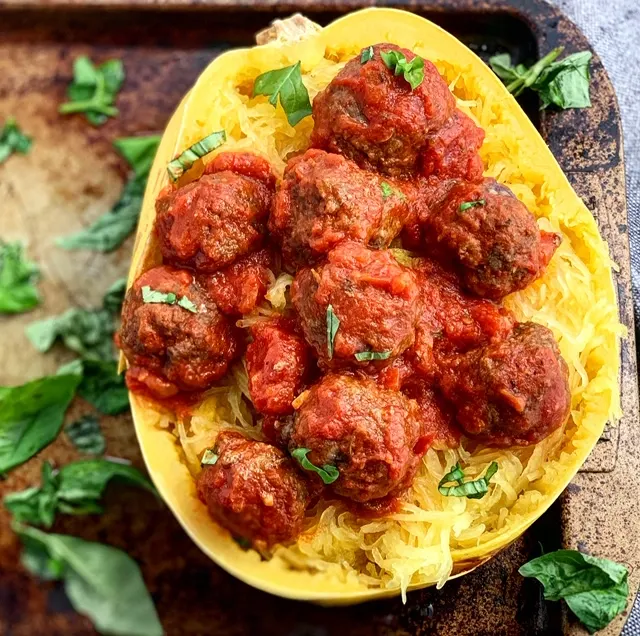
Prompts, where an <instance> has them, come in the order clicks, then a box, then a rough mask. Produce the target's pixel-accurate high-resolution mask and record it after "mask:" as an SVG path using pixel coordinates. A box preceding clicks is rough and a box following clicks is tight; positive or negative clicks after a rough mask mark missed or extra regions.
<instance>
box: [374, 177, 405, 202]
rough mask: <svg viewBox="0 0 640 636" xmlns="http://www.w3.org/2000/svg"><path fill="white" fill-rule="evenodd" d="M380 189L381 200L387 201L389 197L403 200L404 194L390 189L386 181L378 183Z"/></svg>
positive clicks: (392, 188)
mask: <svg viewBox="0 0 640 636" xmlns="http://www.w3.org/2000/svg"><path fill="white" fill-rule="evenodd" d="M380 189H381V190H382V198H383V199H388V198H389V197H390V196H393V195H395V196H397V197H399V198H401V199H404V198H405V196H404V193H403V192H401V191H400V190H397V189H396V188H394V187H392V186H391V185H389V184H388V183H387V182H386V181H382V182H381V183H380Z"/></svg>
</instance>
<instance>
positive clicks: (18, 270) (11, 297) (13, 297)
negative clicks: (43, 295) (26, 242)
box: [0, 239, 40, 314]
mask: <svg viewBox="0 0 640 636" xmlns="http://www.w3.org/2000/svg"><path fill="white" fill-rule="evenodd" d="M39 274H40V270H39V269H38V266H37V265H36V264H35V263H32V262H31V261H30V260H29V259H28V258H27V257H26V254H25V253H24V247H23V245H22V243H19V242H16V243H4V242H3V241H2V239H0V314H19V313H21V312H23V311H29V310H30V309H33V308H34V307H35V306H36V305H38V304H39V303H40V292H39V291H38V288H37V287H36V285H35V283H36V281H37V280H38V276H39Z"/></svg>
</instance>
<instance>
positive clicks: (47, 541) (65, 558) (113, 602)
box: [15, 525, 163, 636]
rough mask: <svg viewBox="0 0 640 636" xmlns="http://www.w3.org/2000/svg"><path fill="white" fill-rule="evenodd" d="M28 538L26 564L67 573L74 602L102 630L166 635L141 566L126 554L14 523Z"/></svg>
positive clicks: (61, 575) (49, 573)
mask: <svg viewBox="0 0 640 636" xmlns="http://www.w3.org/2000/svg"><path fill="white" fill-rule="evenodd" d="M15 530H16V532H17V533H18V534H19V536H20V539H21V540H22V542H23V544H24V552H23V556H22V563H23V565H24V566H25V567H26V568H27V569H28V570H30V571H31V572H32V573H33V574H36V575H38V576H41V577H43V578H47V579H54V580H55V579H62V580H63V581H64V588H65V592H66V594H67V596H68V597H69V600H70V601H71V604H72V605H73V607H74V608H75V610H76V611H78V612H79V613H80V614H84V615H85V616H88V617H89V619H90V620H91V621H92V622H93V624H94V626H95V628H96V630H97V631H98V632H100V633H102V634H113V635H118V636H162V634H163V630H162V625H161V624H160V621H159V619H158V615H157V613H156V610H155V607H154V605H153V601H152V600H151V596H150V595H149V592H148V591H147V588H146V587H145V584H144V581H143V579H142V575H141V574H140V569H139V568H138V566H137V564H136V562H135V561H134V560H133V559H131V557H129V556H128V555H127V554H125V553H124V552H122V551H121V550H117V549H116V548H112V547H111V546H108V545H102V544H100V543H93V542H90V541H84V540H82V539H78V538H76V537H71V536H68V535H63V534H47V533H46V532H42V531H41V530H38V529H36V528H30V527H27V526H19V525H16V527H15Z"/></svg>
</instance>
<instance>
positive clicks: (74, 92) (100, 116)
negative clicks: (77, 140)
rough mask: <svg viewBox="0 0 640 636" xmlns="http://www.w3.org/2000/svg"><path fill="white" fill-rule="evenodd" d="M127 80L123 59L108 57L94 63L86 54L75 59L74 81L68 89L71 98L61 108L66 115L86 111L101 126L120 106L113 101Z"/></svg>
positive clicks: (88, 117)
mask: <svg viewBox="0 0 640 636" xmlns="http://www.w3.org/2000/svg"><path fill="white" fill-rule="evenodd" d="M123 82H124V66H123V64H122V61H121V60H108V61H106V62H104V64H100V65H99V66H94V65H93V63H92V62H91V60H90V59H89V58H88V57H87V56H86V55H81V56H80V57H78V58H76V61H75V62H74V63H73V82H72V83H71V84H70V86H69V88H68V89H67V95H68V96H69V101H68V102H67V103H65V104H62V105H61V106H60V107H59V108H58V112H59V113H61V114H62V115H69V114H71V113H84V114H85V115H86V117H87V119H88V120H89V122H90V123H91V124H93V125H94V126H100V125H101V124H104V123H105V122H106V121H107V119H108V118H109V117H115V116H116V115H117V114H118V109H117V108H116V107H115V106H114V105H113V104H114V102H115V100H116V96H117V94H118V91H119V90H120V88H121V87H122V83H123Z"/></svg>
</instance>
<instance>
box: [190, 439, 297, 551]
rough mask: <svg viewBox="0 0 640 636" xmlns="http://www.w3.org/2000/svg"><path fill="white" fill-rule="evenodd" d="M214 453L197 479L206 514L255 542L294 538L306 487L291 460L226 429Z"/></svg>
mask: <svg viewBox="0 0 640 636" xmlns="http://www.w3.org/2000/svg"><path fill="white" fill-rule="evenodd" d="M214 453H215V454H217V455H218V459H217V461H216V462H215V464H213V465H205V466H203V469H202V472H201V473H200V475H199V477H198V484H197V487H198V496H199V497H200V499H201V501H202V502H203V503H205V504H206V506H207V508H208V510H209V514H210V515H211V516H212V517H213V518H214V519H215V520H216V521H217V522H218V523H220V525H222V526H224V527H225V528H226V529H227V530H229V531H230V532H231V533H232V534H233V535H234V536H236V537H238V538H244V539H248V540H250V541H251V542H253V544H254V545H255V546H256V547H258V548H264V547H269V546H272V545H273V544H275V543H285V542H287V541H291V540H293V539H295V538H296V536H297V535H298V534H299V533H300V531H301V530H302V525H303V522H304V513H305V510H306V507H307V505H308V503H309V490H308V488H307V484H306V481H305V478H304V476H302V475H301V474H300V473H299V471H298V470H297V468H296V467H295V465H294V463H293V461H292V460H291V459H290V458H289V457H287V456H286V455H285V454H284V453H283V452H282V451H281V450H280V449H278V448H276V447H275V446H271V445H270V444H264V443H262V442H256V441H254V440H250V439H246V438H245V437H243V436H242V435H240V434H239V433H234V432H226V431H225V432H223V433H220V435H219V436H218V439H217V441H216V445H215V448H214Z"/></svg>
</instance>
